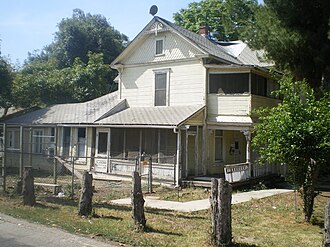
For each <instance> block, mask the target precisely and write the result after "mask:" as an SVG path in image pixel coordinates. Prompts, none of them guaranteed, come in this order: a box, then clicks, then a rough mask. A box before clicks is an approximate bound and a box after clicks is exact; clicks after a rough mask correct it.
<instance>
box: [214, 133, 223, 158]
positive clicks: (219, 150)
mask: <svg viewBox="0 0 330 247" xmlns="http://www.w3.org/2000/svg"><path fill="white" fill-rule="evenodd" d="M214 160H215V161H223V132H222V130H216V131H215V135H214Z"/></svg>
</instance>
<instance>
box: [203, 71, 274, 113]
mask: <svg viewBox="0 0 330 247" xmlns="http://www.w3.org/2000/svg"><path fill="white" fill-rule="evenodd" d="M208 88H209V90H208V91H209V94H208V101H207V104H208V114H209V115H230V116H247V115H250V114H251V112H252V110H254V109H256V108H258V107H266V106H275V105H277V104H278V103H279V102H280V100H279V99H277V98H275V97H274V96H273V95H272V94H271V92H272V91H274V90H277V88H278V84H277V83H276V82H275V81H274V80H271V79H269V78H266V77H263V76H261V75H258V74H254V73H210V74H209V87H208Z"/></svg>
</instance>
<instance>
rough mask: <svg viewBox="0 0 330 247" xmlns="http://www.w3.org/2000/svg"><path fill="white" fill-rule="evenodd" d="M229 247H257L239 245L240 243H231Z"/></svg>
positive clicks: (256, 246) (255, 246)
mask: <svg viewBox="0 0 330 247" xmlns="http://www.w3.org/2000/svg"><path fill="white" fill-rule="evenodd" d="M229 247H258V245H255V244H244V243H243V244H241V243H232V244H231V245H230V246H229Z"/></svg>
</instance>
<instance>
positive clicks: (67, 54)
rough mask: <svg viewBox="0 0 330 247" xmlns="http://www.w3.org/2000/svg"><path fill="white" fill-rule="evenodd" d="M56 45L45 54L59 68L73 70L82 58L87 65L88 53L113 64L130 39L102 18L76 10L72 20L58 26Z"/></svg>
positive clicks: (65, 20)
mask: <svg viewBox="0 0 330 247" xmlns="http://www.w3.org/2000/svg"><path fill="white" fill-rule="evenodd" d="M58 29H59V30H58V31H57V32H56V33H55V41H54V42H53V43H52V44H51V45H50V46H48V47H46V49H45V51H46V53H48V54H49V56H50V57H53V58H55V60H56V62H57V64H58V67H59V68H65V67H69V66H72V65H73V63H74V61H75V59H76V58H77V57H79V58H80V59H81V60H82V61H83V62H84V63H87V62H88V52H93V53H102V54H103V56H104V62H105V63H106V64H110V63H111V62H112V61H113V60H114V59H115V58H116V57H117V56H118V55H119V54H120V53H121V52H122V50H123V49H124V47H125V45H126V44H127V42H128V37H127V36H126V35H124V34H121V33H120V32H119V31H117V30H116V29H115V28H114V27H112V26H111V25H110V24H109V23H108V21H107V19H106V18H105V17H104V16H101V15H92V14H90V13H87V14H85V13H84V12H83V11H82V10H80V9H74V10H73V15H72V17H71V18H66V19H63V20H62V21H61V22H60V23H59V24H58Z"/></svg>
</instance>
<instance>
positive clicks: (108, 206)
mask: <svg viewBox="0 0 330 247" xmlns="http://www.w3.org/2000/svg"><path fill="white" fill-rule="evenodd" d="M93 207H95V208H106V209H112V210H120V211H132V208H131V207H130V206H127V205H118V204H111V203H94V204H93Z"/></svg>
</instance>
